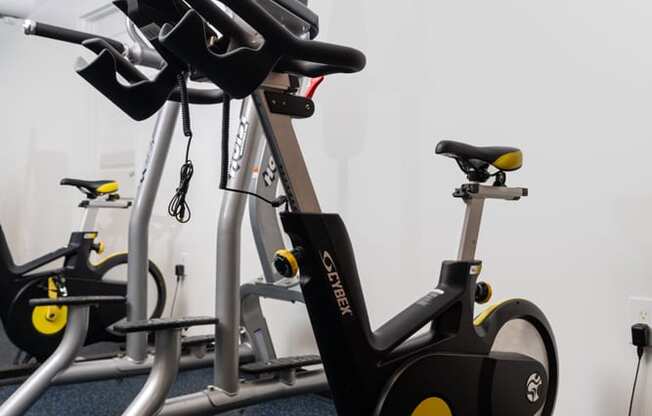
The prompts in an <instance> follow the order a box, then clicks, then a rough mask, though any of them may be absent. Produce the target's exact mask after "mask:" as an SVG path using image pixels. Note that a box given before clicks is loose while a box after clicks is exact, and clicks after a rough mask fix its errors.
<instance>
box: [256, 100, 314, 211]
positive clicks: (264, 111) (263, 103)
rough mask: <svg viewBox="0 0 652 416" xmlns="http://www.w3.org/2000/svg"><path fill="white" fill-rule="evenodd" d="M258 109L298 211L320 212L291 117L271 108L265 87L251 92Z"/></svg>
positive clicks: (268, 141)
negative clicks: (275, 111) (273, 111)
mask: <svg viewBox="0 0 652 416" xmlns="http://www.w3.org/2000/svg"><path fill="white" fill-rule="evenodd" d="M251 96H252V97H253V99H254V101H255V103H256V108H257V109H258V116H259V117H260V122H261V125H262V126H263V130H264V132H265V137H266V138H267V143H268V145H269V148H270V150H271V152H272V155H273V156H274V160H275V161H276V164H277V166H278V168H279V175H280V178H281V182H282V183H283V188H284V189H285V193H286V194H287V197H288V199H289V201H290V207H291V208H292V209H293V210H294V211H299V212H311V213H320V212H321V208H320V206H319V201H318V200H317V194H316V193H315V188H314V187H313V185H312V182H311V180H310V174H309V173H308V168H307V167H306V162H305V160H304V159H303V155H302V154H301V146H299V140H298V139H297V135H296V133H295V131H294V127H293V126H292V119H291V118H290V116H287V115H282V114H274V113H272V112H271V111H270V109H269V106H268V105H267V100H266V98H265V91H264V90H263V89H258V90H256V91H255V92H254V93H253V94H252V95H251Z"/></svg>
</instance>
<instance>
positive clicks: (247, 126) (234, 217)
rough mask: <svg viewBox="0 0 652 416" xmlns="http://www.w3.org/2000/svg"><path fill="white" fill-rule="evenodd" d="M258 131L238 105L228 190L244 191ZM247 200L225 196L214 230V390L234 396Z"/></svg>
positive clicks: (250, 113)
mask: <svg viewBox="0 0 652 416" xmlns="http://www.w3.org/2000/svg"><path fill="white" fill-rule="evenodd" d="M260 139H261V128H260V123H259V122H258V115H257V112H256V108H255V106H254V104H253V102H252V101H251V99H246V100H245V101H244V103H243V105H242V112H241V115H240V123H239V127H238V133H237V134H236V136H235V139H234V145H232V146H231V147H230V148H231V149H232V157H231V159H230V164H229V166H228V170H229V178H228V182H227V184H228V187H229V188H232V189H245V190H246V189H247V187H248V186H249V183H250V182H251V175H252V170H251V169H250V167H251V166H252V162H253V158H254V157H255V156H256V151H257V149H258V148H259V146H258V142H259V141H260ZM246 204H247V196H246V195H243V194H241V193H236V192H225V193H224V194H223V199H222V207H221V209H220V215H219V220H218V221H219V222H218V227H217V274H216V279H217V284H216V285H215V288H216V295H215V296H216V297H215V317H216V318H217V319H218V321H219V322H218V324H217V325H216V326H215V387H217V388H219V389H221V390H222V391H224V392H225V393H227V394H231V395H233V394H237V393H238V389H239V387H240V372H239V362H240V356H239V352H238V351H239V343H240V240H241V233H242V219H243V217H244V211H245V207H246Z"/></svg>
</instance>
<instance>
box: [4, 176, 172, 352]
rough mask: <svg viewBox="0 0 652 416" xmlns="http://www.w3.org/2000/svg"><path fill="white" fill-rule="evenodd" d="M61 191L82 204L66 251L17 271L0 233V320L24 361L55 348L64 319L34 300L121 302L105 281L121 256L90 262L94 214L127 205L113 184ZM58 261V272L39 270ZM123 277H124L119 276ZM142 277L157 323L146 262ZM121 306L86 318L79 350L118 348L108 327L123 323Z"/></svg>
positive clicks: (63, 310)
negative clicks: (101, 345) (76, 193)
mask: <svg viewBox="0 0 652 416" xmlns="http://www.w3.org/2000/svg"><path fill="white" fill-rule="evenodd" d="M61 185H64V186H73V187H76V188H77V189H79V190H80V191H81V192H82V193H83V194H84V195H85V199H84V200H83V201H82V202H81V203H80V204H79V207H80V208H82V209H84V216H83V220H82V224H81V227H80V229H79V231H76V232H73V233H72V234H71V235H70V240H69V242H68V245H67V246H66V247H62V248H60V249H58V250H55V251H53V252H51V253H48V254H45V255H43V256H41V257H39V258H36V259H34V260H32V261H30V262H28V263H25V264H22V265H17V264H15V263H14V260H13V256H12V255H11V251H10V249H9V245H8V243H7V239H6V237H5V234H4V232H3V230H2V227H0V318H1V319H2V323H3V325H4V328H5V331H6V333H7V336H8V338H9V340H11V342H12V343H13V344H14V345H15V346H16V347H18V348H19V349H20V350H21V351H23V352H25V353H26V354H27V355H28V357H34V358H36V359H37V360H38V361H43V360H45V359H46V358H47V357H49V356H50V354H51V353H52V352H53V351H54V350H55V349H56V348H57V346H58V345H59V343H60V341H61V338H62V336H63V332H64V328H65V327H66V323H67V320H68V319H67V318H68V309H67V307H66V306H61V307H60V306H53V305H48V306H36V307H34V306H31V305H30V303H29V301H30V300H31V299H37V298H43V297H46V298H50V299H56V298H58V297H62V296H74V295H75V294H80V293H83V294H84V295H86V296H125V293H126V283H125V282H123V281H117V280H111V278H112V277H111V275H112V273H111V272H112V271H113V274H117V273H116V272H115V271H116V270H117V269H116V268H119V267H120V266H123V265H126V264H127V253H116V254H113V255H110V256H107V257H105V258H103V259H102V260H101V261H100V262H98V263H97V264H93V263H92V262H91V261H90V256H91V254H92V253H93V252H95V253H97V254H102V253H103V252H104V250H105V247H104V243H102V242H101V241H99V240H98V239H97V236H98V233H97V232H96V231H94V227H95V221H96V218H97V215H98V212H99V210H100V209H127V208H129V207H130V206H131V201H128V200H125V199H123V198H121V197H120V195H119V194H118V190H119V186H118V183H116V182H115V181H110V180H102V181H84V180H79V179H69V178H66V179H63V180H61ZM60 260H63V265H62V266H61V267H53V268H48V269H45V270H44V269H43V268H44V267H46V266H48V265H51V264H52V263H54V262H57V261H60ZM121 272H124V271H121ZM148 275H149V277H150V279H151V280H152V282H153V283H154V285H155V288H156V303H155V306H154V308H153V311H152V313H151V317H152V318H158V317H160V316H161V314H162V313H163V309H164V307H165V301H166V285H165V279H164V278H163V274H162V273H161V271H160V270H159V268H158V267H157V266H156V264H154V263H153V262H152V261H149V265H148ZM125 316H126V309H125V306H124V304H122V305H119V304H106V305H102V306H101V307H99V308H94V309H93V310H92V312H91V314H90V321H89V327H88V335H87V337H86V341H85V345H89V344H94V343H98V342H104V341H106V342H123V341H124V335H120V334H117V333H115V332H114V331H112V329H111V327H112V325H113V324H114V323H116V322H118V321H120V320H122V319H124V318H125Z"/></svg>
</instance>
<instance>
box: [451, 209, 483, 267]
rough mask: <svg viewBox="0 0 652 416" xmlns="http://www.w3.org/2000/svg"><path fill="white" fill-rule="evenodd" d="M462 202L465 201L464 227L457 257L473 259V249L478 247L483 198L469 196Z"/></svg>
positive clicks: (461, 259) (463, 259)
mask: <svg viewBox="0 0 652 416" xmlns="http://www.w3.org/2000/svg"><path fill="white" fill-rule="evenodd" d="M464 202H465V203H466V214H465V215H464V227H463V228H462V239H461V242H460V249H459V252H458V254H457V259H458V260H460V261H472V260H475V251H476V249H477V247H478V237H479V235H480V223H481V222H482V210H483V208H484V198H477V199H476V198H471V199H467V200H465V201H464Z"/></svg>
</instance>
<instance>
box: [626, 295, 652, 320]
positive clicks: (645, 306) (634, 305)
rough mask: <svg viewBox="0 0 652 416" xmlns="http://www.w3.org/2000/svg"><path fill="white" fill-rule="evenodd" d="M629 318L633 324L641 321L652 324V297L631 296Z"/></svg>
mask: <svg viewBox="0 0 652 416" xmlns="http://www.w3.org/2000/svg"><path fill="white" fill-rule="evenodd" d="M629 319H630V323H631V324H632V325H634V324H639V323H640V324H648V325H650V326H652V298H645V297H639V296H632V297H630V298H629Z"/></svg>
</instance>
